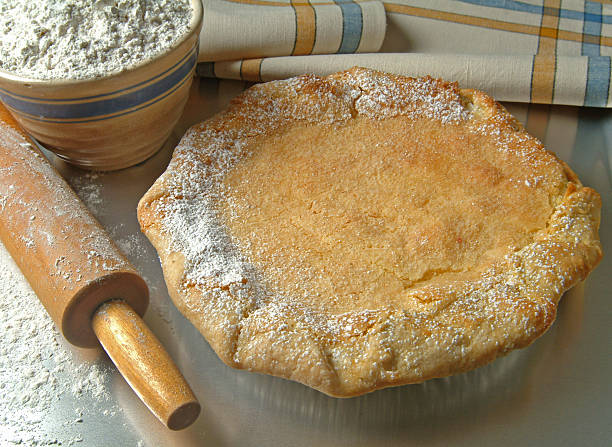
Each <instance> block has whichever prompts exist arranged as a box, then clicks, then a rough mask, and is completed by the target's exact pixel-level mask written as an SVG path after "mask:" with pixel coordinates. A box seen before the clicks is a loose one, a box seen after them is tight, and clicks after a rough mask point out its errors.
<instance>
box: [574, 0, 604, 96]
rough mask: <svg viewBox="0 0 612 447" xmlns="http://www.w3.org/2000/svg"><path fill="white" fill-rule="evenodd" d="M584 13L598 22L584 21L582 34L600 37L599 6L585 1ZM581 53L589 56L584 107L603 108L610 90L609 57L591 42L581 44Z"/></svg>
mask: <svg viewBox="0 0 612 447" xmlns="http://www.w3.org/2000/svg"><path fill="white" fill-rule="evenodd" d="M584 12H585V15H586V14H589V15H590V16H592V17H599V20H590V21H586V20H585V22H584V25H583V29H582V33H583V34H586V35H592V36H599V35H601V4H600V3H596V2H590V1H585V2H584ZM581 51H582V54H583V55H585V56H589V62H588V66H587V85H586V91H585V94H584V105H585V106H592V107H605V106H606V105H607V103H608V90H609V88H610V57H609V56H601V53H600V48H599V45H598V44H596V43H592V42H582V48H581Z"/></svg>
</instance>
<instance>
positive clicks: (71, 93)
mask: <svg viewBox="0 0 612 447" xmlns="http://www.w3.org/2000/svg"><path fill="white" fill-rule="evenodd" d="M191 3H192V5H193V10H194V13H193V17H192V19H191V23H190V24H189V31H188V32H187V33H186V34H185V36H184V37H183V38H182V40H180V41H178V42H177V43H176V44H175V45H174V46H173V47H171V48H169V49H168V50H167V51H166V52H164V53H163V54H160V55H158V56H156V57H155V58H153V59H149V60H145V61H143V62H141V63H140V64H138V65H136V66H133V67H131V68H129V69H127V70H125V71H122V72H120V73H117V74H114V75H109V76H106V77H102V78H96V79H91V80H64V79H62V80H40V79H30V78H25V77H21V76H15V75H13V74H11V73H8V72H6V71H2V70H0V99H1V100H2V102H3V103H4V105H5V106H6V107H7V108H8V109H9V111H10V112H11V113H12V114H13V116H14V117H15V119H16V120H17V121H18V122H19V123H20V124H21V126H22V127H23V128H24V129H25V130H26V131H27V132H28V133H30V135H32V136H33V137H34V138H36V139H37V140H38V141H40V142H41V143H43V144H44V146H45V147H47V148H48V149H49V150H51V151H53V152H54V153H56V154H57V155H58V156H60V157H61V158H63V159H65V160H66V161H67V162H69V163H71V164H73V165H76V166H79V167H82V168H86V169H93V170H101V171H107V170H114V169H121V168H126V167H128V166H132V165H135V164H137V163H139V162H141V161H143V160H145V159H147V158H148V157H150V156H151V155H153V154H154V153H155V152H157V151H158V150H159V149H160V148H161V146H162V145H163V144H164V142H165V141H166V139H167V138H168V136H169V135H170V133H171V132H172V129H173V128H174V126H175V124H176V122H177V121H178V119H179V118H180V116H181V113H182V112H183V108H184V106H185V103H186V102H187V97H188V95H189V88H190V86H191V81H192V79H193V75H194V70H195V65H196V62H197V57H198V42H199V34H200V28H201V27H202V3H201V0H192V1H191Z"/></svg>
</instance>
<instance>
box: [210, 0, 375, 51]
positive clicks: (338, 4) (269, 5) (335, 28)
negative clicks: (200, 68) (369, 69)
mask: <svg viewBox="0 0 612 447" xmlns="http://www.w3.org/2000/svg"><path fill="white" fill-rule="evenodd" d="M202 3H203V6H204V17H203V23H202V33H201V34H200V56H199V60H200V61H207V62H211V61H226V60H237V59H252V58H259V57H270V56H290V55H305V54H332V53H367V52H376V51H378V50H379V49H380V47H381V45H382V43H383V39H384V37H385V29H386V24H385V20H386V16H385V9H384V6H383V4H382V1H379V0H203V2H202Z"/></svg>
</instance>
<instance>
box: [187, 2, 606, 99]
mask: <svg viewBox="0 0 612 447" xmlns="http://www.w3.org/2000/svg"><path fill="white" fill-rule="evenodd" d="M237 1H251V2H252V1H256V0H237ZM304 1H307V0H304ZM383 3H384V9H385V11H386V16H387V20H386V22H387V26H386V35H385V39H384V43H383V45H382V47H381V49H380V50H379V52H377V53H375V52H371V53H369V54H343V55H308V56H305V55H303V56H299V57H298V56H289V55H285V56H280V57H259V58H250V59H247V60H242V59H245V58H244V57H242V58H239V57H236V58H234V59H236V60H226V61H223V62H217V63H206V64H202V65H200V67H199V73H200V74H202V75H205V76H215V77H223V78H231V79H243V80H250V81H266V80H271V79H281V78H285V77H289V76H294V75H298V74H301V73H315V74H319V75H325V74H328V73H332V72H334V71H338V70H342V69H346V68H350V67H351V66H354V65H361V66H366V67H370V68H375V69H381V70H385V71H390V72H396V73H399V74H405V75H410V76H420V75H425V74H429V75H432V76H435V77H441V78H444V79H447V80H454V81H457V82H459V85H460V86H461V87H466V88H477V89H480V90H484V91H486V92H488V93H489V94H491V95H492V96H494V97H495V98H496V99H498V100H501V101H516V102H530V103H542V104H570V105H580V106H582V105H584V106H594V107H610V106H611V105H612V96H611V95H610V73H611V65H610V56H612V2H610V1H604V0H598V1H594V0H593V1H592V0H587V1H584V0H520V1H519V0H384V2H383ZM310 54H313V53H310Z"/></svg>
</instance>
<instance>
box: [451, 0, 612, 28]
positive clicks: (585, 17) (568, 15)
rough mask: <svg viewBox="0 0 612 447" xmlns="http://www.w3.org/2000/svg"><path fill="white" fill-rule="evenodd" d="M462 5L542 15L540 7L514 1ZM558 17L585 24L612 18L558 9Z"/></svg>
mask: <svg viewBox="0 0 612 447" xmlns="http://www.w3.org/2000/svg"><path fill="white" fill-rule="evenodd" d="M461 2H462V3H468V4H471V5H479V6H487V7H490V8H499V9H507V10H509V11H519V12H529V13H531V14H542V6H538V5H532V4H530V3H525V2H520V1H516V0H461ZM559 17H560V18H562V19H571V20H579V21H581V22H582V21H585V22H592V21H598V22H600V23H601V22H603V23H612V16H610V15H604V16H602V15H601V12H600V13H599V14H592V13H591V12H589V11H584V13H583V12H582V11H576V10H573V9H565V8H560V9H559Z"/></svg>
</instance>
